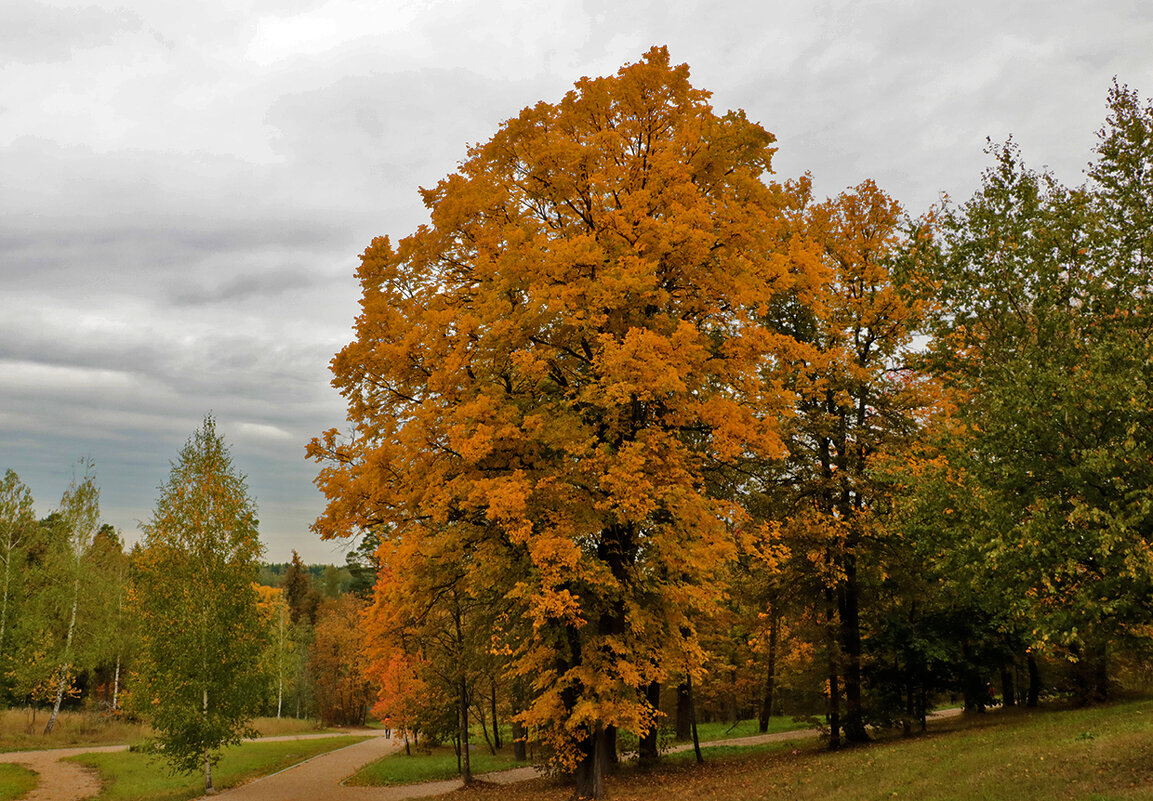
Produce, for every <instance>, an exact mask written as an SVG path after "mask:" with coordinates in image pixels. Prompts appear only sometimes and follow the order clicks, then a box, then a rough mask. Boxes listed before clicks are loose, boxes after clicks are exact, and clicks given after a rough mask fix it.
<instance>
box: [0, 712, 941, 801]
mask: <svg viewBox="0 0 1153 801" xmlns="http://www.w3.org/2000/svg"><path fill="white" fill-rule="evenodd" d="M960 713H961V710H959V709H946V710H941V711H939V712H935V713H933V714H932V715H930V717H932V718H944V717H953V716H955V715H959V714H960ZM349 734H356V735H360V736H364V735H368V736H369V739H368V740H365V741H363V742H360V743H354V744H353V745H349V746H345V747H344V748H341V749H338V750H336V751H329V752H328V753H327V754H321V755H320V756H316V757H313V758H312V759H309V760H307V761H305V762H301V763H299V764H297V765H293V766H292V767H290V768H286V769H285V770H282V771H280V772H279V773H274V774H272V775H270V776H265V777H263V778H260V779H256V780H254V781H251V782H249V783H248V784H243V785H240V786H239V787H233V788H231V789H228V790H222V791H221V792H219V793H216V794H215V795H213V796H202V799H201V801H207V799H212V801H216V800H217V799H221V801H315V799H316V798H318V797H319V798H324V799H325V801H407V799H411V798H428V797H430V796H437V795H443V794H445V793H450V792H452V791H454V790H458V789H460V788H461V787H462V786H463V782H461V780H460V779H449V780H446V781H438V782H425V783H423V784H408V785H403V786H399V787H345V786H344V785H343V784H341V782H342V781H343V780H344V779H345V778H347V777H348V776H351V775H352V774H353V773H355V772H356V771H357V770H359V769H360V768H361V767H362V766H364V765H366V764H368V763H369V762H372V761H374V760H377V759H380V758H381V757H382V756H386V755H387V754H391V753H394V752H396V751H398V750H400V748H401V747H402V743H401V741H400V740H394V739H388V738H386V737H384V733H383V732H381V731H378V730H372V731H353V732H349ZM331 736H332V735H331V734H304V735H289V736H284V737H266V738H261V739H262V740H304V739H313V738H316V737H331ZM816 736H817V732H816V731H813V730H811V729H801V730H797V731H784V732H776V733H773V734H760V735H754V736H752V737H736V738H732V739H728V740H710V741H709V742H708V743H703V744H702V745H710V746H711V745H757V744H760V743H770V742H780V741H782V740H799V739H803V738H808V737H816ZM690 748H692V745H691V744H682V745H677V746H674V747H673V748H671V749H669V750H670V751H686V750H688V749H690ZM127 749H128V746H126V745H109V746H101V747H89V748H55V749H51V750H47V751H10V752H6V753H0V762H13V763H16V764H18V765H23V766H25V767H27V768H30V769H32V770H34V771H36V773H38V774H39V776H40V782H39V784H38V785H37V786H36V789H34V790H33V791H32V792H31V793H29V794H27V795H25V796H23V797H22V798H21V799H20V801H86V800H87V799H90V798H92V797H93V796H95V795H96V794H97V793H99V792H100V779H99V777H98V776H97V775H96V773H95V772H94V771H91V770H89V769H88V768H86V767H84V766H82V765H78V764H76V763H74V762H65V761H63V759H64V758H65V757H70V756H75V755H77V754H90V753H100V752H109V751H126V750H127ZM538 775H540V774H539V773H538V772H537V771H536V769H535V768H528V767H526V768H515V769H513V770H506V771H500V772H497V773H484V774H479V775H477V776H476V778H477V779H479V780H481V781H484V782H488V783H492V784H512V783H514V782H519V781H524V780H526V779H532V778H535V777H536V776H538Z"/></svg>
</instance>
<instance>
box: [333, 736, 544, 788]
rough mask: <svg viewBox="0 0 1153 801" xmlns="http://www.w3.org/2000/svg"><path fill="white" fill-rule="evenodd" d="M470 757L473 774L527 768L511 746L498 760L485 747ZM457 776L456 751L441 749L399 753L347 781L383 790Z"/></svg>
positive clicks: (500, 752)
mask: <svg viewBox="0 0 1153 801" xmlns="http://www.w3.org/2000/svg"><path fill="white" fill-rule="evenodd" d="M482 749H483V750H482ZM469 756H470V759H469V766H470V767H471V769H472V772H473V775H476V774H478V773H490V772H492V771H497V770H508V769H510V768H521V767H525V763H523V762H521V763H518V762H517V761H516V760H514V759H513V756H512V748H511V747H509V748H502V749H498V750H497V752H496V756H495V757H494V756H493V755H492V754H491V753H490V752H489V750H488V749H487V748H486V747H485V746H483V745H482V746H479V747H478V748H477V749H476V750H475V751H473V752H472V753H471V754H470V755H469ZM456 776H457V772H456V752H455V751H454V750H453V749H452V748H451V747H449V746H437V747H435V748H433V749H431V751H424V750H423V749H421V750H420V751H417V750H413V752H412V756H406V755H405V753H404V752H403V751H402V752H401V753H399V754H389V755H388V756H386V757H383V758H381V759H378V760H376V761H375V762H370V763H369V764H367V765H365V766H364V767H363V768H361V769H360V770H358V771H357V772H356V773H354V774H353V775H352V776H351V777H350V778H349V779H348V780H347V781H345V784H351V785H357V786H361V787H366V786H367V787H381V786H390V785H396V784H416V783H418V782H433V781H439V780H441V779H452V778H455V777H456Z"/></svg>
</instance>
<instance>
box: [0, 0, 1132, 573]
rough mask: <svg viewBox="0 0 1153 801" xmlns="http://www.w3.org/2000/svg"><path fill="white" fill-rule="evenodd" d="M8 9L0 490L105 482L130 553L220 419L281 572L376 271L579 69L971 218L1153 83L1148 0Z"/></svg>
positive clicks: (781, 153) (0, 86)
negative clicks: (668, 98)
mask: <svg viewBox="0 0 1153 801" xmlns="http://www.w3.org/2000/svg"><path fill="white" fill-rule="evenodd" d="M539 8H540V6H539V4H534V3H530V2H526V1H525V0H488V1H487V2H479V0H389V1H388V2H384V3H380V2H367V1H366V0H278V1H277V2H272V0H243V2H236V3H220V2H207V3H204V4H191V5H189V4H175V3H152V2H149V3H145V2H143V0H125V1H124V2H105V0H83V2H80V1H79V0H78V1H77V2H71V1H70V0H50V1H46V0H10V2H8V3H5V4H4V6H3V8H2V9H0V68H2V69H3V71H4V76H5V79H4V80H3V81H0V186H3V187H4V191H3V192H2V193H0V212H2V214H3V220H4V224H3V228H2V229H0V270H2V271H3V281H4V287H5V289H4V292H3V293H2V294H0V471H3V470H6V469H13V470H15V471H16V472H17V473H18V474H19V475H20V477H21V479H22V480H23V481H24V482H25V483H26V484H27V485H28V486H29V487H30V488H31V489H32V492H33V494H34V497H35V500H36V510H37V513H38V514H39V515H41V516H43V515H46V514H47V513H48V512H49V511H51V509H53V508H55V506H56V505H57V504H58V503H59V500H60V496H61V494H62V493H63V492H64V490H65V489H66V488H67V486H68V483H69V481H70V480H71V478H72V476H73V475H74V473H75V472H76V471H77V470H78V468H77V463H78V459H80V458H81V457H89V458H92V459H93V460H94V461H95V463H96V475H97V481H98V483H99V485H100V486H101V490H102V494H101V505H102V512H103V518H104V520H105V521H107V522H109V523H111V524H112V525H114V526H116V527H118V528H120V529H121V530H123V531H124V533H125V535H126V539H128V541H129V542H132V541H134V540H135V539H136V537H137V536H138V530H137V525H138V521H142V520H146V519H147V518H148V516H149V514H150V512H151V508H152V505H153V504H154V502H155V500H156V497H157V494H158V489H157V488H158V487H159V486H160V485H161V484H162V483H163V482H164V481H165V480H166V478H167V476H168V471H169V469H170V463H171V461H172V460H174V459H176V457H177V455H178V453H179V451H180V448H181V447H182V446H183V445H184V443H185V441H186V440H187V439H188V437H189V436H190V435H191V434H192V433H193V431H194V430H195V429H196V428H197V427H198V426H199V425H200V423H201V421H202V420H203V418H204V416H205V415H206V414H209V413H211V414H213V415H215V417H216V419H217V426H218V431H219V432H220V433H221V434H223V435H224V436H225V438H226V440H227V441H228V442H229V443H230V445H231V447H232V454H233V461H234V464H235V466H236V468H237V470H238V471H240V472H241V473H244V474H245V475H246V476H247V477H248V482H249V488H250V491H251V494H252V495H253V496H254V497H255V499H256V501H257V504H258V506H259V510H260V517H261V536H262V540H263V541H264V543H265V547H266V553H265V559H266V560H267V561H270V562H283V561H287V560H288V559H289V558H290V556H291V551H292V550H293V549H296V550H298V551H299V552H300V554H301V556H302V558H304V560H305V561H306V562H309V563H326V562H332V563H337V564H341V563H343V561H344V551H345V550H346V549H347V548H348V547H349V544H348V543H343V544H341V543H335V544H333V543H325V542H321V541H320V540H319V538H317V537H316V536H315V535H312V534H311V533H309V531H308V527H309V525H310V524H311V523H312V522H313V520H315V518H316V516H317V515H318V514H319V513H320V511H321V510H322V508H323V504H324V500H323V498H322V497H321V496H320V494H319V492H318V491H317V490H316V489H315V487H314V486H313V485H312V478H313V477H314V476H315V475H316V472H317V469H318V467H317V466H316V465H315V464H313V463H311V462H309V461H307V460H306V459H305V446H306V444H307V442H308V441H309V439H310V438H311V437H314V436H317V435H319V434H320V433H321V432H323V431H324V430H326V429H328V428H334V427H335V428H338V429H340V428H344V427H345V422H344V420H345V418H344V405H343V403H342V400H341V398H340V397H339V395H337V393H336V392H335V391H334V390H333V389H332V388H331V387H330V386H329V381H330V379H331V375H330V373H329V372H328V361H329V360H330V359H331V358H332V356H333V355H334V354H335V353H336V352H337V351H338V350H339V349H340V348H341V347H343V346H344V345H345V344H347V342H348V341H349V340H350V338H351V336H352V323H353V319H354V317H355V315H356V314H357V313H358V306H357V301H358V298H359V288H358V286H357V284H356V281H355V277H354V271H355V269H356V267H357V264H358V259H357V256H358V254H359V253H360V252H362V251H363V249H364V248H365V247H367V246H368V244H369V242H370V241H371V240H372V238H373V237H375V236H378V235H384V234H388V235H390V236H392V237H393V238H394V239H395V238H399V237H402V236H405V235H407V234H408V233H410V232H412V231H413V230H414V229H415V228H416V226H417V225H419V224H420V223H422V222H424V221H426V220H427V213H426V210H425V209H424V207H423V205H422V203H421V200H420V196H419V193H418V187H421V186H425V187H429V186H433V185H435V184H436V182H437V181H438V180H440V179H441V178H443V177H444V176H446V175H448V174H449V173H451V172H452V171H454V170H455V168H456V167H457V165H458V164H459V162H460V161H461V160H462V159H463V158H464V157H465V152H466V149H467V147H468V146H469V145H471V144H475V143H478V142H483V141H485V140H487V139H488V138H489V137H491V136H492V134H493V133H495V132H496V130H497V128H498V126H499V125H500V123H501V122H502V121H503V120H506V119H508V118H510V117H512V116H515V115H516V114H517V113H518V112H519V111H520V110H521V109H522V108H524V107H526V106H530V105H532V104H534V103H536V102H537V101H539V100H545V101H549V102H555V101H557V100H559V99H560V98H561V97H562V96H563V95H564V93H565V92H566V91H568V90H569V89H570V88H571V87H572V85H573V83H574V82H575V81H577V80H578V79H580V78H581V77H582V76H590V77H592V76H598V75H607V74H611V73H614V72H616V70H617V69H619V68H620V67H621V66H622V65H624V64H626V63H632V62H635V61H637V60H638V59H640V57H641V56H642V54H643V53H644V52H646V51H647V50H648V49H649V48H650V47H652V46H653V45H666V46H668V48H669V51H670V55H671V59H672V61H673V63H675V64H680V63H687V64H688V65H689V68H690V71H691V75H692V83H693V85H694V86H696V87H698V88H701V89H706V90H709V91H710V92H712V103H713V106H714V108H715V110H716V111H717V112H718V113H723V112H725V111H726V110H729V109H736V108H740V109H744V110H745V112H746V113H747V115H748V116H749V118H750V119H752V120H755V121H757V122H759V123H760V124H762V125H763V126H764V127H765V128H766V129H768V130H769V131H771V132H772V133H774V134H775V135H776V137H777V147H778V151H777V154H776V156H775V158H774V171H775V176H774V177H776V178H778V179H785V178H790V177H797V176H799V175H801V174H803V173H805V172H809V173H811V174H812V176H813V181H814V187H815V190H816V193H817V194H818V196H822V197H823V196H826V195H831V194H836V193H838V192H840V191H842V190H844V189H847V188H849V187H851V186H854V185H856V184H859V183H860V182H861V181H863V180H866V179H873V180H875V181H876V182H877V183H878V185H879V186H880V187H881V188H882V189H883V190H885V191H886V192H888V193H889V194H890V195H892V196H893V197H894V198H896V199H897V200H898V201H900V202H901V203H902V205H903V206H904V207H905V209H906V210H907V211H908V212H910V213H912V214H919V213H922V212H924V211H925V210H927V209H928V207H929V206H930V205H931V204H933V203H936V202H939V199H940V197H941V193H946V194H948V195H949V196H950V197H952V198H953V200H955V201H958V202H963V201H964V200H965V199H966V198H967V197H968V196H969V195H970V194H971V193H972V192H973V190H974V189H975V188H976V187H977V185H978V182H979V180H980V175H981V171H982V170H983V169H984V168H985V167H986V166H988V165H989V163H990V161H989V159H988V158H987V157H986V156H985V154H984V153H983V150H984V147H985V144H986V140H987V139H989V140H992V141H993V142H1001V141H1004V140H1005V139H1006V138H1008V137H1009V136H1012V137H1013V138H1014V139H1015V141H1016V142H1017V143H1018V144H1019V145H1020V148H1021V152H1022V155H1023V157H1024V159H1025V161H1026V163H1027V164H1028V165H1029V166H1031V167H1034V168H1038V169H1040V168H1043V167H1047V168H1049V169H1051V170H1052V171H1053V172H1054V173H1055V174H1056V176H1057V177H1058V178H1059V179H1060V180H1062V181H1064V182H1066V183H1071V184H1077V183H1080V182H1081V180H1082V179H1083V175H1082V170H1083V168H1084V167H1085V165H1086V164H1087V163H1088V162H1089V160H1090V158H1091V157H1092V148H1093V144H1094V142H1095V132H1096V131H1097V130H1098V129H1099V128H1100V127H1101V124H1102V122H1103V121H1104V118H1105V114H1106V106H1105V101H1106V93H1107V91H1108V89H1109V87H1110V85H1111V83H1112V80H1113V78H1114V77H1116V78H1117V79H1118V80H1119V81H1120V82H1121V83H1125V84H1128V85H1129V86H1130V87H1132V88H1134V89H1136V90H1137V91H1138V92H1139V93H1140V94H1141V96H1142V97H1143V98H1149V97H1150V96H1151V95H1153V47H1150V46H1149V42H1151V41H1153V4H1147V3H1143V2H1140V1H1139V0H1107V1H1106V2H1100V3H1089V2H1080V0H1076V1H1070V2H1063V3H1052V2H1031V1H1030V2H1020V3H1013V4H1006V3H996V4H995V3H992V2H987V1H986V0H982V1H981V2H976V3H972V4H968V5H965V6H964V7H960V6H958V5H956V4H945V3H938V2H925V3H915V2H906V1H901V2H898V1H897V0H883V1H878V2H849V1H848V0H844V1H843V2H815V3H814V2H802V1H801V0H790V1H789V2H767V3H761V2H758V3H751V2H736V3H729V4H722V5H717V4H712V3H707V2H703V1H701V2H698V1H697V0H668V1H666V2H660V3H657V2H649V1H648V0H620V1H618V2H613V3H610V2H607V0H583V1H582V0H557V1H556V2H554V3H552V4H549V6H548V14H547V15H542V14H541V13H539V10H538V9H539Z"/></svg>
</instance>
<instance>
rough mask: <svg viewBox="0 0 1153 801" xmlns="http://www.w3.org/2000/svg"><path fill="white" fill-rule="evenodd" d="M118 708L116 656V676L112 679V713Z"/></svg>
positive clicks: (118, 675) (118, 679)
mask: <svg viewBox="0 0 1153 801" xmlns="http://www.w3.org/2000/svg"><path fill="white" fill-rule="evenodd" d="M119 708H120V655H119V654H117V655H116V676H115V677H114V678H113V679H112V711H113V712H115V711H116V710H117V709H119Z"/></svg>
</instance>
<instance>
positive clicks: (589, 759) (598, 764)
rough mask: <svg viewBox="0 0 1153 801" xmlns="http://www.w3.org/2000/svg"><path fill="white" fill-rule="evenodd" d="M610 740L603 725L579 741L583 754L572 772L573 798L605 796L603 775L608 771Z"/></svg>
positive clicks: (575, 799) (598, 725)
mask: <svg viewBox="0 0 1153 801" xmlns="http://www.w3.org/2000/svg"><path fill="white" fill-rule="evenodd" d="M609 747H610V742H609V738H608V737H607V736H606V732H605V730H604V727H603V726H602V725H601V724H599V723H598V724H597V727H596V728H595V729H593V731H592V732H590V733H589V734H588V736H586V737H585V739H584V741H583V742H582V743H581V750H582V751H583V754H582V756H581V760H580V762H578V763H577V767H576V771H575V772H574V773H573V795H572V797H573V799H574V801H577V799H601V798H604V797H605V776H606V775H607V774H608V771H609V764H610V762H611V757H610V754H609Z"/></svg>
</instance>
